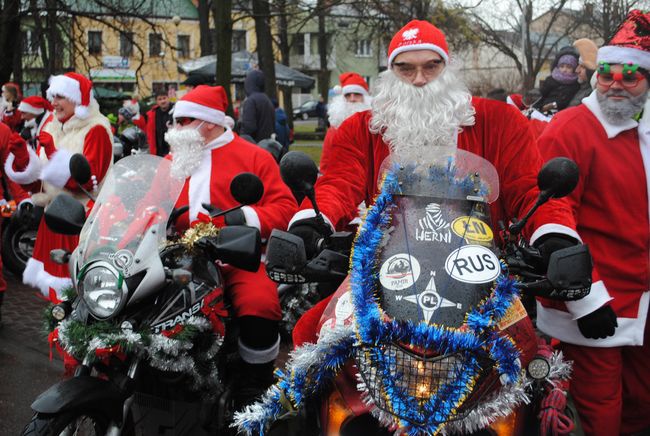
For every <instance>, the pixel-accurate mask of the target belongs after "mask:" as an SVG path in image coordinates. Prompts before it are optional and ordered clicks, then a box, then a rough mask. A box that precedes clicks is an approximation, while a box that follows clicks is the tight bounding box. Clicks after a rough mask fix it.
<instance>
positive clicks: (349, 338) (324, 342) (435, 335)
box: [233, 159, 529, 435]
mask: <svg viewBox="0 0 650 436" xmlns="http://www.w3.org/2000/svg"><path fill="white" fill-rule="evenodd" d="M401 170H404V169H403V168H402V169H401ZM398 171H400V169H399V168H397V167H394V168H393V169H392V171H389V172H388V173H387V175H386V177H385V179H384V181H383V184H382V190H381V193H380V194H379V196H378V197H377V198H376V200H375V203H374V205H373V206H372V208H371V209H370V210H369V211H368V213H367V215H366V217H365V220H364V222H363V225H362V227H361V229H360V231H359V233H358V235H357V238H356V240H355V244H354V248H353V252H352V258H351V271H350V287H351V293H352V301H353V306H354V320H355V321H354V329H353V330H352V331H350V329H349V328H346V329H345V330H337V331H335V333H328V332H324V334H323V335H322V336H321V338H319V341H318V343H317V344H307V345H304V346H302V347H300V348H298V349H297V350H296V351H295V352H294V353H293V355H292V358H291V360H290V361H289V364H288V368H289V369H288V371H287V372H284V373H282V372H281V373H279V382H278V383H277V384H276V385H275V386H273V387H272V388H270V389H269V390H268V391H267V393H266V394H265V396H264V397H263V399H262V401H261V402H259V403H256V404H254V405H252V406H249V407H247V408H246V409H245V410H244V411H242V412H239V413H237V414H236V415H235V422H234V424H233V426H234V427H237V428H238V429H239V430H240V431H241V432H243V433H245V434H262V435H263V434H264V431H265V429H266V426H267V425H268V423H270V422H272V421H273V420H275V419H277V418H279V417H280V416H281V415H283V414H284V413H290V412H291V411H292V410H293V409H295V408H298V407H300V406H301V405H302V403H303V402H304V399H305V397H309V396H312V395H314V394H316V393H318V392H320V390H321V389H323V387H324V386H325V384H326V383H327V382H328V381H330V380H332V378H333V377H335V376H336V374H337V373H338V371H339V370H340V368H341V367H342V366H343V364H344V363H345V360H347V359H348V358H349V357H350V356H352V355H353V354H354V353H353V351H351V349H352V348H353V347H355V348H361V349H363V350H365V351H366V352H367V353H368V352H369V353H371V354H372V357H373V360H374V362H373V363H374V364H375V366H376V368H377V370H378V371H382V372H381V373H380V374H379V376H378V379H379V380H383V381H386V382H387V383H385V384H384V385H383V387H384V388H385V389H384V390H385V391H387V396H388V398H387V400H388V403H389V404H397V405H398V406H402V407H406V408H407V410H409V409H408V407H409V406H411V405H412V404H411V403H412V401H413V398H412V397H411V398H409V397H408V395H405V393H404V392H401V390H400V389H399V387H398V385H397V384H396V383H395V380H394V378H395V374H393V373H391V372H390V371H389V370H388V369H389V368H392V367H394V366H393V365H391V363H393V362H391V359H392V358H393V357H391V356H390V355H389V353H386V354H384V353H382V350H381V348H380V346H381V344H382V343H383V344H386V343H391V342H401V343H407V344H410V345H412V346H414V347H419V348H424V349H432V350H437V351H438V352H439V353H440V354H444V355H446V354H450V353H455V352H458V353H461V354H462V355H463V356H464V357H465V359H464V363H465V367H464V368H463V369H464V371H463V372H462V373H461V374H460V377H462V378H463V380H461V382H462V385H463V386H464V389H451V387H450V386H443V387H442V388H440V389H439V390H438V391H442V392H445V393H446V395H445V398H433V399H432V400H431V401H429V402H428V404H427V405H425V407H424V409H425V413H426V414H429V416H431V417H433V418H435V419H432V421H436V422H432V423H430V424H425V425H424V426H413V425H412V424H411V422H413V421H418V418H423V416H412V417H411V418H413V419H409V420H402V419H398V418H396V417H395V416H394V415H392V414H390V413H387V412H383V411H381V410H380V409H378V408H377V407H372V413H373V414H375V415H376V416H377V417H378V418H380V420H381V422H382V423H383V424H385V425H386V426H387V427H389V428H391V429H394V430H396V429H399V432H400V434H409V435H417V434H432V433H439V432H441V431H446V429H450V430H451V429H452V427H449V426H445V424H440V422H444V421H445V420H446V419H447V418H449V416H450V415H452V414H453V413H455V410H456V408H457V407H458V406H459V405H460V404H462V402H463V401H464V399H465V398H466V396H467V395H468V394H469V393H470V392H471V388H472V386H473V383H474V381H475V378H476V375H477V374H478V364H477V361H476V358H477V356H489V358H490V359H492V360H493V361H495V362H496V365H497V366H496V369H497V371H498V373H499V374H500V375H501V379H502V380H503V381H504V382H505V385H504V386H503V387H502V388H501V389H500V390H499V391H498V392H496V393H494V394H493V396H492V397H490V398H489V399H488V400H485V401H483V402H482V403H481V405H480V406H479V407H478V408H477V409H476V411H475V414H474V415H470V416H468V417H466V418H465V419H464V420H462V421H459V422H457V423H455V424H454V425H458V426H460V427H459V428H475V429H478V428H483V427H485V426H486V425H487V424H489V423H490V422H492V421H494V420H495V419H497V418H498V417H499V416H502V414H503V413H504V410H506V409H507V411H505V414H506V415H507V414H509V413H510V412H511V411H512V409H513V408H514V407H516V405H518V404H521V403H522V402H526V401H527V400H528V397H527V396H526V394H525V392H524V390H525V387H526V386H527V384H528V383H529V381H528V380H527V379H526V378H525V371H524V370H522V369H521V364H520V360H519V351H518V349H517V348H516V346H515V344H514V342H513V341H512V339H510V338H508V337H506V336H502V335H500V334H499V331H498V328H497V324H498V321H499V320H500V318H502V317H503V315H504V314H505V313H506V312H507V311H508V309H509V308H510V306H511V305H512V303H513V302H514V301H515V300H516V298H517V297H518V290H517V286H516V282H515V281H514V280H512V279H509V278H508V277H506V276H505V275H503V274H502V275H501V276H500V277H499V278H498V279H497V280H496V284H495V287H494V289H493V290H492V293H491V295H490V297H489V298H486V299H485V300H484V301H482V302H481V304H479V305H478V306H477V307H476V308H475V309H474V310H472V311H471V312H470V313H469V314H468V315H467V318H466V323H465V324H466V326H467V329H463V330H462V331H461V330H459V329H451V328H447V327H444V326H438V325H428V324H427V323H425V322H420V323H414V322H412V321H407V322H399V321H395V320H387V317H385V316H384V313H383V310H382V308H381V307H380V305H379V304H378V299H377V295H376V292H377V282H378V280H377V270H378V268H377V265H376V263H377V254H378V253H379V251H380V248H381V247H382V244H383V243H385V236H386V234H387V233H389V232H390V221H391V217H390V211H391V208H392V207H393V205H394V201H393V195H394V194H396V193H400V182H402V183H405V182H406V183H409V182H413V180H408V179H409V176H408V175H409V174H412V172H411V171H408V169H407V171H405V172H403V173H402V176H403V177H402V180H401V181H398V177H397V173H398ZM405 175H406V178H404V176H405ZM428 177H429V179H430V181H433V180H436V179H442V178H446V180H443V181H442V182H443V183H445V182H446V183H447V184H448V186H449V188H450V189H458V192H467V190H468V189H470V188H472V189H473V188H474V186H475V184H474V181H473V180H472V179H471V178H470V177H466V178H460V179H457V178H456V171H455V169H454V167H453V161H452V160H451V159H450V160H449V161H448V162H447V167H446V168H444V169H441V168H440V167H431V169H430V171H429V174H428ZM419 182H421V180H415V183H419ZM479 194H480V195H484V194H485V189H484V187H482V189H481V190H480V192H479ZM359 388H360V390H361V391H362V394H363V397H364V399H365V401H367V403H368V404H369V405H371V406H374V402H373V400H372V398H371V397H370V395H369V392H368V390H367V387H366V386H365V384H364V383H363V381H361V383H359ZM404 402H406V404H404ZM400 403H401V404H400ZM434 404H435V406H436V407H435V410H434V408H433V405H434ZM501 407H503V408H504V409H501ZM417 409H418V408H417V407H413V408H412V410H413V412H414V414H417V411H416V410H417ZM420 421H421V420H420Z"/></svg>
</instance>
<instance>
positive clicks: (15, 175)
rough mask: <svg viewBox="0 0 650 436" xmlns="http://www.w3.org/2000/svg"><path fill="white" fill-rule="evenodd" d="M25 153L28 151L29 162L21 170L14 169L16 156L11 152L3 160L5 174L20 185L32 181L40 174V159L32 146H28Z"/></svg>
mask: <svg viewBox="0 0 650 436" xmlns="http://www.w3.org/2000/svg"><path fill="white" fill-rule="evenodd" d="M27 153H29V163H28V164H27V168H25V169H24V170H23V171H14V166H13V165H14V160H15V159H16V157H15V156H14V154H13V153H9V156H7V160H6V161H5V174H6V175H7V176H8V177H9V178H10V179H11V180H13V181H14V182H16V183H18V184H21V185H28V184H30V183H34V182H35V181H37V180H38V178H39V177H40V175H41V167H42V165H41V160H40V159H39V158H38V156H36V152H35V151H34V149H33V148H32V147H29V146H28V147H27Z"/></svg>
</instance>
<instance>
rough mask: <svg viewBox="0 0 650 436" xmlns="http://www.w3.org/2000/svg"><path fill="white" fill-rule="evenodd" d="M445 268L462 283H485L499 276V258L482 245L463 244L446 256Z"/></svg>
mask: <svg viewBox="0 0 650 436" xmlns="http://www.w3.org/2000/svg"><path fill="white" fill-rule="evenodd" d="M445 270H447V274H449V275H450V276H451V277H453V278H454V279H456V280H458V281H460V282H463V283H487V282H491V281H492V280H494V279H496V278H497V277H498V276H499V272H500V267H499V258H497V256H496V255H495V254H494V253H493V252H492V250H490V249H489V248H486V247H483V246H482V245H464V246H462V247H460V248H458V249H456V250H454V251H452V252H451V254H450V255H449V256H448V257H447V260H446V261H445Z"/></svg>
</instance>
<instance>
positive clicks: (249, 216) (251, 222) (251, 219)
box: [241, 206, 262, 230]
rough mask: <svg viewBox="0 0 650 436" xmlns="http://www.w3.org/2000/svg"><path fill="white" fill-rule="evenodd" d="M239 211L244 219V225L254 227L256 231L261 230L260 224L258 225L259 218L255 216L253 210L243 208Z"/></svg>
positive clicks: (255, 213)
mask: <svg viewBox="0 0 650 436" xmlns="http://www.w3.org/2000/svg"><path fill="white" fill-rule="evenodd" d="M241 211H242V212H243V213H244V218H246V225H247V226H250V227H255V228H256V229H258V230H262V224H261V223H260V217H259V216H258V215H257V212H256V211H255V209H253V208H252V207H250V206H244V207H242V208H241Z"/></svg>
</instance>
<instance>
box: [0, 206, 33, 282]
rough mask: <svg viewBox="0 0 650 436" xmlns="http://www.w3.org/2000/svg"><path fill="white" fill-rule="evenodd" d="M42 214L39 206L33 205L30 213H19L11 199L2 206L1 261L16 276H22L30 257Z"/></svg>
mask: <svg viewBox="0 0 650 436" xmlns="http://www.w3.org/2000/svg"><path fill="white" fill-rule="evenodd" d="M12 203H13V204H12ZM42 214H43V208H41V207H34V208H33V209H32V213H30V214H22V213H19V212H17V208H16V204H15V203H14V202H13V200H12V201H10V202H9V203H7V205H6V206H4V207H3V208H2V217H3V218H4V219H5V220H6V221H5V223H6V225H5V226H4V227H3V229H2V263H3V265H4V266H5V268H7V269H8V270H9V271H11V273H12V274H13V275H15V276H16V277H21V276H22V274H23V271H25V265H26V264H27V261H28V260H29V258H30V257H32V253H33V251H34V244H35V242H36V233H37V231H38V225H39V223H40V221H41V216H42Z"/></svg>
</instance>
